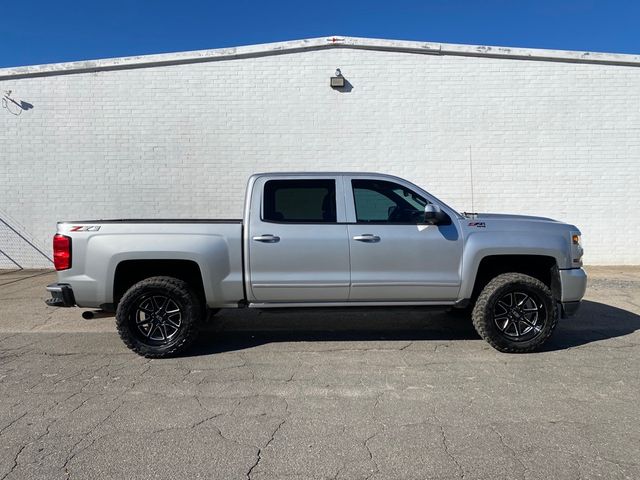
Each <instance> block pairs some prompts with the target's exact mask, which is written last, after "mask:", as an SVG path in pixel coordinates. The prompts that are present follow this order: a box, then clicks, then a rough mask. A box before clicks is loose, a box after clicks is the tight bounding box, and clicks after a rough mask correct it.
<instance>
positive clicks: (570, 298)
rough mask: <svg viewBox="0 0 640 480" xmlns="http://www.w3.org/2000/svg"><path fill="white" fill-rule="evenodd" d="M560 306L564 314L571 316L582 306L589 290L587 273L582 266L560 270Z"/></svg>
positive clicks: (564, 315)
mask: <svg viewBox="0 0 640 480" xmlns="http://www.w3.org/2000/svg"><path fill="white" fill-rule="evenodd" d="M559 273H560V292H561V293H560V295H561V296H560V306H561V308H562V316H563V317H570V316H571V315H574V314H575V313H576V312H577V311H578V308H580V301H581V300H582V297H584V294H585V292H586V290H587V273H586V272H585V271H584V270H583V269H582V268H570V269H567V270H560V272H559Z"/></svg>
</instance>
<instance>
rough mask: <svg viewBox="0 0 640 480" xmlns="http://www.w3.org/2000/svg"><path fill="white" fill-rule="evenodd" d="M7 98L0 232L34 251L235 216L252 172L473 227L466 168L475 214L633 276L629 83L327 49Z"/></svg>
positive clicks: (602, 70) (0, 128) (636, 155)
mask: <svg viewBox="0 0 640 480" xmlns="http://www.w3.org/2000/svg"><path fill="white" fill-rule="evenodd" d="M338 67H339V68H340V69H341V70H342V73H343V74H344V76H345V77H346V78H347V79H348V80H349V82H350V83H351V84H352V85H353V90H352V91H350V92H348V93H347V92H338V91H335V90H332V89H331V88H330V87H329V85H328V83H329V77H330V76H331V75H332V74H333V72H334V71H335V69H336V68H338ZM6 90H12V94H11V97H12V98H14V99H17V100H18V101H20V100H22V101H26V102H29V103H30V104H32V105H33V108H32V109H30V110H27V111H23V112H22V114H20V115H19V116H15V115H12V114H11V113H10V112H9V111H8V110H7V109H4V108H0V140H1V141H2V150H1V153H0V217H2V218H5V216H8V217H9V218H11V219H13V220H14V221H15V222H16V223H17V224H18V225H17V227H19V228H22V229H23V231H24V233H25V234H27V235H28V236H29V238H33V239H35V241H36V242H37V243H38V244H39V245H41V246H43V248H46V249H47V250H46V251H47V252H48V251H49V249H50V245H49V244H50V237H51V235H52V234H53V232H54V230H55V222H56V221H57V220H65V219H67V220H68V219H87V218H110V217H111V218H114V217H115V218H122V217H164V218H167V217H181V218H184V217H187V218H188V217H200V218H212V217H240V216H241V213H242V202H243V192H244V187H245V182H246V179H247V177H248V176H249V175H250V174H251V173H254V172H256V171H274V170H280V171H282V170H362V171H379V172H387V173H392V174H396V175H399V176H402V177H405V178H407V179H409V180H411V181H414V182H415V183H418V184H420V185H422V186H424V187H425V188H426V189H427V190H429V191H431V192H432V193H433V194H435V195H437V196H439V197H440V198H442V199H443V200H444V201H445V202H447V203H449V204H450V205H452V206H453V207H455V208H457V209H459V210H467V211H469V210H471V208H472V207H471V187H470V169H469V155H470V151H471V155H472V159H473V179H474V191H475V202H474V203H475V205H474V208H475V210H476V211H493V212H511V213H522V214H536V215H545V216H550V217H553V218H557V219H561V220H565V221H568V222H571V223H575V224H576V225H578V226H579V227H580V228H581V230H582V232H583V241H584V245H585V249H586V255H585V262H586V263H587V264H640V249H638V247H637V244H638V240H637V239H638V238H640V222H639V220H640V218H639V214H638V207H640V193H639V185H638V182H639V181H640V166H639V165H640V67H639V66H619V65H597V64H584V63H569V62H550V61H536V60H518V59H506V58H488V57H471V56H452V55H425V54H419V53H406V52H398V51H395V52H393V51H374V50H358V49H347V48H339V49H319V50H310V51H302V52H296V53H285V54H281V55H270V56H258V57H252V58H242V59H229V60H220V61H213V62H205V63H191V64H183V65H172V66H155V67H146V68H137V69H129V70H127V69H125V70H115V71H100V72H94V73H75V74H68V75H52V76H44V77H34V78H15V79H13V78H5V79H3V80H0V95H1V94H2V92H4V91H6ZM13 110H15V109H13ZM14 226H16V225H14ZM0 241H1V240H0ZM25 248H27V247H26V246H25ZM1 249H2V246H1V245H0V250H1ZM25 258H27V260H23V261H24V262H26V263H27V264H25V265H24V266H26V267H37V266H46V261H45V260H44V259H43V257H42V256H40V257H38V256H34V255H26V254H25ZM39 258H42V261H40V260H39Z"/></svg>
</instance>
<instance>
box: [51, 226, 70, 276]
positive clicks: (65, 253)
mask: <svg viewBox="0 0 640 480" xmlns="http://www.w3.org/2000/svg"><path fill="white" fill-rule="evenodd" d="M53 265H54V267H56V270H67V269H69V268H71V237H67V236H66V235H60V234H59V233H56V234H55V235H54V236H53Z"/></svg>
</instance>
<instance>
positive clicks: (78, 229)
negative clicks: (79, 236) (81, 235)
mask: <svg viewBox="0 0 640 480" xmlns="http://www.w3.org/2000/svg"><path fill="white" fill-rule="evenodd" d="M98 230H100V225H76V226H75V227H71V228H70V229H69V231H70V232H97V231H98Z"/></svg>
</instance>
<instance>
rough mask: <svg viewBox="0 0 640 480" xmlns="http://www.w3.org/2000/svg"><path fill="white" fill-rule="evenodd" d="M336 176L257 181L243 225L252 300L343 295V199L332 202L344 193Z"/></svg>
mask: <svg viewBox="0 0 640 480" xmlns="http://www.w3.org/2000/svg"><path fill="white" fill-rule="evenodd" d="M338 180H339V177H331V176H328V177H313V176H309V177H295V178H293V179H292V178H291V177H287V176H283V177H282V178H279V177H269V178H268V179H266V178H265V179H258V180H257V181H256V184H255V185H254V192H255V194H254V195H253V197H254V198H253V199H252V204H251V215H250V224H249V226H248V228H249V232H248V244H249V275H250V288H251V292H249V294H250V300H251V301H253V302H258V303H260V302H314V301H315V302H332V301H333V302H339V301H346V300H348V297H349V243H348V241H347V225H346V224H345V211H344V202H342V201H340V202H336V198H338V199H342V198H344V195H343V192H342V182H339V181H338ZM259 192H261V194H260V193H259ZM251 296H252V298H251Z"/></svg>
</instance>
